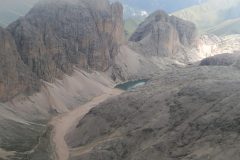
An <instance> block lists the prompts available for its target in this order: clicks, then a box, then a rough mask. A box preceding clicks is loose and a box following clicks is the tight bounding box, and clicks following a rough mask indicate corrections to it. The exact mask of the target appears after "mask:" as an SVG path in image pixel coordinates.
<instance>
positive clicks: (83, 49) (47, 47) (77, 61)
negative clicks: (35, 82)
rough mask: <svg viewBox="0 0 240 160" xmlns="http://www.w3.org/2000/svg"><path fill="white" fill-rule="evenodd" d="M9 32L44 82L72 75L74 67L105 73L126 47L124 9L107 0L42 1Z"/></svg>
mask: <svg viewBox="0 0 240 160" xmlns="http://www.w3.org/2000/svg"><path fill="white" fill-rule="evenodd" d="M86 4H87V5H86ZM74 5H75V6H74ZM86 6H87V7H86ZM63 7H64V9H62V8H63ZM69 17H70V18H69ZM86 19H87V20H86ZM83 22H84V23H83ZM7 30H8V31H9V32H10V33H11V34H12V35H13V37H14V39H15V42H16V45H17V49H18V51H19V54H20V56H21V58H22V60H23V62H24V63H25V64H26V65H27V66H28V67H29V68H30V69H31V70H32V72H34V73H35V74H36V75H37V76H38V77H39V78H41V79H44V80H46V81H52V80H53V79H55V78H56V77H58V78H59V77H61V75H62V74H63V73H67V74H70V73H71V72H72V71H73V64H74V65H77V66H80V67H83V68H89V69H90V68H92V69H95V70H99V71H104V70H107V69H108V68H109V67H111V65H112V64H113V61H114V56H115V55H116V54H117V51H118V45H119V44H120V43H122V39H123V38H121V37H123V22H122V6H121V5H120V4H118V3H114V4H112V5H110V4H109V3H108V2H107V1H105V0H102V1H99V3H98V4H93V3H92V2H91V1H90V2H86V1H80V2H77V1H76V2H75V1H70V2H66V1H64V0H59V1H55V0H51V1H49V2H48V1H42V2H40V3H38V4H37V5H36V6H35V7H34V8H33V9H31V11H30V12H29V13H28V14H27V15H26V16H25V17H23V18H20V19H19V20H17V21H16V22H14V23H12V24H11V25H9V26H8V28H7Z"/></svg>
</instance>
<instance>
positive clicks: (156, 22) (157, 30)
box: [130, 11, 196, 59]
mask: <svg viewBox="0 0 240 160" xmlns="http://www.w3.org/2000/svg"><path fill="white" fill-rule="evenodd" d="M195 38H196V27H195V25H194V24H193V23H191V22H189V21H185V20H182V19H179V18H177V17H175V16H169V15H168V14H167V13H165V12H164V11H156V12H154V13H152V14H151V15H150V16H149V17H148V18H146V20H145V21H144V22H143V23H141V24H140V25H139V27H138V28H137V30H136V31H135V33H133V35H132V36H131V37H130V41H132V42H137V43H138V44H140V46H143V47H141V48H142V49H140V50H142V51H140V52H142V53H144V54H145V55H151V56H164V57H171V58H177V59H184V55H183V53H182V50H183V48H184V47H188V46H190V45H192V44H193V42H194V40H195ZM180 52H181V53H180Z"/></svg>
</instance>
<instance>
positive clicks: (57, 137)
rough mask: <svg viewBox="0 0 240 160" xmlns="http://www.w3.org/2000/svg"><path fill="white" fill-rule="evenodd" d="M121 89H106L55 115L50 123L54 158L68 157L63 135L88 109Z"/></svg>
mask: <svg viewBox="0 0 240 160" xmlns="http://www.w3.org/2000/svg"><path fill="white" fill-rule="evenodd" d="M122 92H123V91H121V90H118V89H108V90H107V91H105V93H104V94H102V95H101V96H99V97H95V98H93V99H92V100H91V101H90V102H88V103H86V104H84V105H81V106H79V107H77V108H76V109H74V110H72V111H70V112H68V113H65V114H63V115H60V116H57V117H55V118H54V119H52V121H51V122H50V124H51V125H52V126H53V131H52V136H51V143H52V145H53V146H54V148H55V159H56V160H67V159H68V158H69V148H68V146H67V144H66V141H65V139H64V137H65V135H66V134H67V133H68V132H69V131H70V130H71V129H73V127H74V126H76V125H77V123H78V122H79V121H80V120H81V119H82V118H83V117H84V115H86V114H87V113H88V112H89V111H90V109H92V108H94V107H96V106H97V105H98V104H99V103H101V102H103V101H105V100H107V99H108V98H110V97H114V96H117V95H119V94H121V93H122Z"/></svg>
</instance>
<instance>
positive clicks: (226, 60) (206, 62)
mask: <svg viewBox="0 0 240 160" xmlns="http://www.w3.org/2000/svg"><path fill="white" fill-rule="evenodd" d="M239 60H240V54H239V53H232V54H230V53H225V54H219V55H215V56H212V57H208V58H205V59H203V60H202V61H201V63H200V65H201V66H237V64H238V61H239Z"/></svg>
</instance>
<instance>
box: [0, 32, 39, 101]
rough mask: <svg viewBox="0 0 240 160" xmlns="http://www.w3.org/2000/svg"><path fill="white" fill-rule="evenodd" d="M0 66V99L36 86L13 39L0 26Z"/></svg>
mask: <svg viewBox="0 0 240 160" xmlns="http://www.w3.org/2000/svg"><path fill="white" fill-rule="evenodd" d="M0 68H1V69H0V101H6V100H9V99H10V98H12V97H13V96H15V95H17V94H18V93H19V92H22V91H27V90H28V91H31V90H32V89H37V88H38V81H37V80H36V79H35V77H34V76H33V74H31V72H30V70H28V68H27V66H26V65H24V63H23V62H22V61H21V59H20V56H19V54H18V52H17V49H16V45H15V43H14V39H13V38H12V36H11V34H10V33H9V32H7V31H6V30H5V29H3V28H0Z"/></svg>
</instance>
